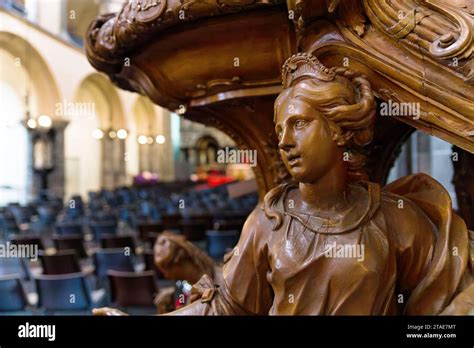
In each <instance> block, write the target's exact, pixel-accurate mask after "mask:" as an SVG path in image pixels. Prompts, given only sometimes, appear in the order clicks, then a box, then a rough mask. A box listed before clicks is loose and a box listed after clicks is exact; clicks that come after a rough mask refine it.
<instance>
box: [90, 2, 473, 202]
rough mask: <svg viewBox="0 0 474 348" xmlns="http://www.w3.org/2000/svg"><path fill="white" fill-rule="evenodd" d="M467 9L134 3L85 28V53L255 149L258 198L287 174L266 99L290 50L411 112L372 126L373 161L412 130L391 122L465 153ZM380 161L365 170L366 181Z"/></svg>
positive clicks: (129, 84) (126, 82)
mask: <svg viewBox="0 0 474 348" xmlns="http://www.w3.org/2000/svg"><path fill="white" fill-rule="evenodd" d="M473 14H474V0H451V1H447V0H446V1H441V0H391V1H380V0H287V1H279V0H253V1H252V0H202V1H195V0H194V1H192V0H167V1H164V0H161V1H159V0H132V1H129V2H128V3H127V4H126V5H125V6H124V8H123V9H122V11H121V12H120V13H118V14H114V15H107V16H105V17H101V18H98V19H97V20H96V21H95V22H94V23H92V25H91V27H90V30H89V34H88V38H87V45H86V49H87V55H88V58H89V60H90V61H91V63H92V64H93V65H94V67H96V68H97V69H98V70H101V71H103V72H105V73H107V74H108V75H109V76H110V77H111V79H112V80H113V81H114V82H115V83H116V84H117V85H119V86H120V87H122V88H125V89H129V90H132V91H137V92H139V93H142V94H146V95H148V96H149V97H150V98H151V99H152V100H153V101H154V102H155V103H157V104H159V105H161V106H163V107H166V108H168V109H171V110H175V109H181V110H186V112H185V113H184V116H185V117H188V118H192V119H193V120H196V121H199V122H202V123H207V124H211V125H215V126H217V127H218V128H220V129H222V130H224V131H225V132H227V133H229V135H231V137H232V138H233V139H234V140H235V141H236V142H237V144H238V145H239V146H242V147H243V148H249V149H257V150H258V151H259V152H258V162H259V164H258V166H257V169H256V174H257V179H258V183H259V188H260V193H261V194H263V193H265V192H266V191H267V190H268V189H270V188H271V187H272V186H273V185H274V184H275V183H277V182H278V181H280V180H282V179H283V178H284V177H285V175H286V174H285V169H284V168H283V167H282V165H281V162H280V161H279V157H278V152H277V149H276V139H275V137H274V135H273V133H272V132H273V130H272V118H273V110H272V108H271V104H272V100H273V99H274V98H275V97H276V95H277V94H278V93H279V92H280V90H281V81H280V74H279V73H280V68H281V65H282V64H283V62H284V61H285V59H286V58H288V57H289V56H290V55H291V54H293V53H295V52H297V51H300V52H310V53H312V54H313V55H315V56H316V57H318V59H319V60H320V61H321V62H322V63H323V64H324V65H326V66H329V67H332V66H345V67H348V68H350V69H351V70H355V71H359V72H362V73H364V74H365V75H366V76H367V77H368V79H369V81H370V83H371V85H372V88H373V89H374V93H375V94H376V96H377V97H378V99H379V101H380V102H389V101H392V102H396V103H414V104H416V105H418V106H419V107H420V114H419V115H418V116H419V117H418V116H417V117H413V116H414V115H408V116H404V117H393V121H394V122H392V120H389V121H385V120H383V121H381V122H379V124H380V125H382V126H383V127H385V128H383V130H384V131H383V132H381V134H382V133H383V134H384V136H385V137H386V138H384V137H383V136H382V137H381V138H380V139H379V138H376V139H375V140H374V143H373V145H372V147H371V148H370V147H369V149H368V151H369V153H370V154H371V155H372V156H374V158H375V157H376V156H377V155H381V154H383V157H382V158H390V161H389V160H387V161H388V162H391V161H392V159H393V158H394V154H395V153H396V151H397V149H398V148H399V145H400V144H398V143H397V142H402V141H403V140H404V139H405V138H406V136H407V134H409V133H410V129H409V128H407V127H405V126H400V125H399V124H398V123H397V122H399V121H402V122H404V123H406V124H408V125H410V126H413V127H415V128H417V129H420V130H422V131H425V132H427V133H429V134H431V135H435V136H438V137H440V138H442V139H444V140H447V141H449V142H451V143H453V144H455V145H457V146H459V147H462V148H464V149H465V150H468V151H470V152H474V107H473V95H474V82H473V68H474V67H473V64H474V63H473V50H474V43H473V41H474V39H473V20H474V16H473ZM263 100H264V101H263ZM252 105H254V106H255V105H257V108H258V111H257V112H252V111H251V109H252ZM257 119H258V122H256V121H255V120H257ZM262 119H264V120H262ZM256 124H258V127H255V125H256ZM387 127H390V129H393V132H390V129H389V130H386V128H387ZM391 134H397V136H398V138H397V139H398V140H393V139H388V137H389V136H390V135H391ZM379 158H380V157H379ZM387 161H385V162H384V163H381V161H378V162H377V161H372V162H371V164H369V165H370V166H371V168H370V172H371V173H373V179H375V180H378V181H383V180H384V176H386V173H387V172H388V169H389V166H390V165H389V164H387Z"/></svg>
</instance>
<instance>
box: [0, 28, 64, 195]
mask: <svg viewBox="0 0 474 348" xmlns="http://www.w3.org/2000/svg"><path fill="white" fill-rule="evenodd" d="M0 61H1V64H0V82H1V84H2V87H1V90H2V92H1V94H2V95H3V97H4V98H5V99H4V100H3V102H2V104H3V108H4V110H3V111H4V112H5V113H6V114H5V118H4V121H5V122H6V123H7V125H6V126H7V127H6V128H3V130H4V131H5V132H1V131H0V137H1V138H2V141H4V142H5V143H1V144H0V146H1V147H2V148H3V149H4V151H3V152H0V162H2V163H12V165H11V166H7V167H8V168H4V169H5V170H3V179H2V180H0V186H6V187H12V190H13V191H17V193H15V194H13V195H10V194H9V192H3V191H2V192H0V195H2V196H5V194H6V195H7V196H10V198H8V199H9V200H16V201H20V202H22V203H25V202H27V201H29V200H31V199H32V198H33V197H34V195H35V194H36V193H37V192H38V191H39V190H40V189H41V187H42V186H47V187H48V189H49V190H51V191H52V192H53V193H55V194H56V195H58V196H60V197H62V196H63V194H64V151H63V149H64V147H63V130H64V126H65V123H64V122H62V120H61V118H62V115H61V114H58V113H57V112H56V105H57V103H58V102H60V100H61V96H60V92H59V89H58V86H57V83H56V80H55V79H54V76H53V74H52V73H51V70H50V69H49V66H48V64H47V63H46V61H45V59H44V58H43V57H42V55H41V54H40V53H39V52H38V50H37V49H36V48H35V47H34V46H33V45H32V44H31V43H30V42H28V41H27V40H25V39H24V38H23V37H21V36H18V35H16V34H14V33H11V32H8V31H0ZM26 96H28V98H26ZM15 105H16V106H15ZM13 106H14V107H13ZM11 107H13V110H10V109H11ZM6 110H9V111H6ZM27 111H28V112H29V115H30V117H32V118H34V119H37V118H38V117H39V116H41V115H47V116H49V117H50V118H51V119H52V120H53V127H54V128H52V129H51V139H52V141H53V142H54V146H52V147H51V148H52V149H53V155H52V156H53V158H54V159H55V161H54V162H55V166H54V170H52V171H51V172H50V173H49V174H48V176H46V177H44V178H42V179H40V178H39V175H36V174H35V172H34V171H33V169H32V168H33V163H34V162H33V161H34V152H33V143H34V139H35V138H37V134H36V133H35V131H34V130H33V129H32V130H31V132H27V130H26V127H25V126H26V124H25V123H24V120H25V119H26V117H27ZM53 129H54V131H53ZM12 148H15V156H14V158H10V157H9V156H11V150H10V149H12ZM17 188H18V189H17ZM3 203H5V202H3ZM0 204H1V203H0Z"/></svg>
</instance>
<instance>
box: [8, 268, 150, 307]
mask: <svg viewBox="0 0 474 348" xmlns="http://www.w3.org/2000/svg"><path fill="white" fill-rule="evenodd" d="M107 277H108V279H109V284H110V300H107V299H106V294H105V292H103V291H102V292H98V293H97V292H96V293H94V292H93V291H91V289H90V286H89V284H88V282H87V279H86V275H85V274H84V273H82V272H77V273H69V274H61V275H39V276H36V277H35V279H34V281H35V286H36V289H37V296H38V300H37V303H36V306H35V307H33V303H31V301H30V300H29V298H28V295H27V293H26V291H25V288H24V285H23V280H22V279H21V278H20V277H18V276H17V275H7V276H0V314H3V315H5V314H9V313H11V314H25V313H24V312H27V313H28V312H30V313H35V309H38V310H40V311H41V313H43V314H57V312H62V313H61V314H90V310H91V309H92V308H93V307H96V306H103V305H105V304H107V303H111V304H112V305H113V306H119V307H129V306H134V307H136V306H138V307H141V306H142V307H145V309H147V310H148V312H156V310H155V309H154V307H153V300H154V297H155V295H156V294H157V292H158V283H157V280H156V278H155V274H154V273H153V271H144V272H139V273H138V272H137V273H135V272H119V271H113V270H111V271H108V272H107ZM95 294H96V296H94V295H95ZM65 311H66V312H65ZM78 311H79V312H78Z"/></svg>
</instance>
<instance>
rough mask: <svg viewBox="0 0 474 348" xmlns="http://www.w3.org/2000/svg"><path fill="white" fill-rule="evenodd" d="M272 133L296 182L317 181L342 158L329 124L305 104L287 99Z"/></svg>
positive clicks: (278, 114) (280, 109)
mask: <svg viewBox="0 0 474 348" xmlns="http://www.w3.org/2000/svg"><path fill="white" fill-rule="evenodd" d="M275 130H276V133H277V135H278V147H279V149H280V154H281V158H282V160H283V163H284V164H285V166H286V168H287V169H288V171H289V172H290V174H291V176H293V178H294V179H295V180H296V181H298V182H303V183H314V182H316V181H317V180H318V179H319V178H321V177H322V176H323V175H324V174H325V173H327V172H328V171H329V170H330V168H331V166H332V165H333V164H334V161H337V160H338V158H339V157H340V156H341V153H340V151H341V150H340V149H339V148H338V146H337V145H336V143H335V141H334V140H333V136H332V133H331V129H330V127H329V124H328V122H327V121H326V120H325V119H324V117H323V115H322V114H321V113H320V112H318V111H317V110H315V109H314V108H312V107H311V106H310V105H309V104H308V103H306V102H304V101H301V100H297V99H292V98H286V100H285V101H284V102H283V103H282V104H281V105H280V107H279V109H278V110H277V115H276V119H275Z"/></svg>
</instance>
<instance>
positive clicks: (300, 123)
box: [295, 120, 308, 129]
mask: <svg viewBox="0 0 474 348" xmlns="http://www.w3.org/2000/svg"><path fill="white" fill-rule="evenodd" d="M307 124H308V122H306V121H305V120H298V121H296V122H295V127H296V128H297V129H298V128H303V127H304V126H306V125H307Z"/></svg>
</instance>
